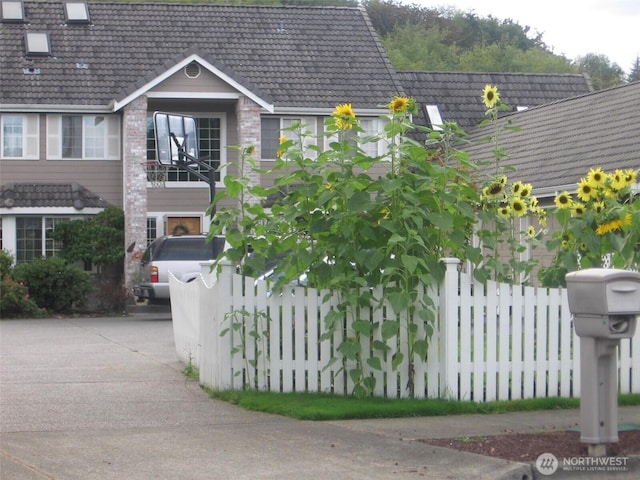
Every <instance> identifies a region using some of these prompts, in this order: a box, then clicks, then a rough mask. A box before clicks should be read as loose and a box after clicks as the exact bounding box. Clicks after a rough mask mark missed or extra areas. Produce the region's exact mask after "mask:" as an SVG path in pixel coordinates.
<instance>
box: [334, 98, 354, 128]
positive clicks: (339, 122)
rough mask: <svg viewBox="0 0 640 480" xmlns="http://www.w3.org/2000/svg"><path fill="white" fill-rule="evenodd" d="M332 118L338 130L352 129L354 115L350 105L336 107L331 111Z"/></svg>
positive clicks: (344, 104)
mask: <svg viewBox="0 0 640 480" xmlns="http://www.w3.org/2000/svg"><path fill="white" fill-rule="evenodd" d="M333 116H334V117H335V120H336V126H337V127H338V128H339V129H340V130H349V129H351V128H353V125H354V123H355V119H356V114H355V113H354V111H353V108H352V107H351V104H350V103H343V104H341V105H338V106H337V107H336V109H335V110H334V111H333Z"/></svg>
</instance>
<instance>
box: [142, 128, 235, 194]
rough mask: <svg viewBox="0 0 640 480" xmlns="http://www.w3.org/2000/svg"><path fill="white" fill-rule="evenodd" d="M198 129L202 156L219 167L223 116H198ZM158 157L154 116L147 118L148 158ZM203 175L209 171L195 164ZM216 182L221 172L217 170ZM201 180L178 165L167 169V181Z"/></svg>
mask: <svg viewBox="0 0 640 480" xmlns="http://www.w3.org/2000/svg"><path fill="white" fill-rule="evenodd" d="M195 120H196V129H197V131H198V148H199V149H200V152H199V153H200V158H201V159H204V160H203V161H204V162H205V163H207V164H208V165H210V166H211V167H212V168H215V169H217V168H218V167H219V166H220V163H221V162H222V153H223V151H224V148H223V134H222V128H223V122H222V117H203V118H196V119H195ZM155 159H156V139H155V132H154V129H153V118H152V117H148V118H147V160H155ZM194 167H195V168H196V170H198V171H199V172H200V173H202V174H203V175H205V176H206V175H208V172H207V171H206V170H205V169H203V168H199V167H197V166H195V165H194ZM215 177H216V182H219V181H220V172H215ZM200 181H201V180H200V179H199V178H198V177H196V176H195V175H192V174H191V173H189V172H188V171H187V170H185V169H183V168H178V167H169V168H168V171H167V182H174V183H175V182H193V183H196V182H200Z"/></svg>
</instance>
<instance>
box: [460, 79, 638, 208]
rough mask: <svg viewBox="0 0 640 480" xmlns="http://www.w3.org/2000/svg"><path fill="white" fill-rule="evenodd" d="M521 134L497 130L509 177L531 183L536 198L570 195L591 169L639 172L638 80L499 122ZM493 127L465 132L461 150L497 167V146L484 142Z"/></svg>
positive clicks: (515, 114)
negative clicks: (561, 192) (466, 143)
mask: <svg viewBox="0 0 640 480" xmlns="http://www.w3.org/2000/svg"><path fill="white" fill-rule="evenodd" d="M507 123H509V124H510V125H511V126H517V127H519V128H520V130H519V131H510V130H500V133H499V136H498V145H499V147H500V148H503V149H504V150H505V152H506V154H507V157H506V158H504V159H502V160H501V162H500V165H501V166H502V167H512V168H514V169H515V171H514V172H512V173H508V174H507V175H508V176H510V177H513V178H517V179H518V180H522V181H525V182H528V183H531V184H532V185H533V188H534V193H536V192H537V194H538V195H539V196H544V195H545V194H546V195H553V194H554V193H555V192H556V191H558V190H565V189H568V190H569V191H574V190H575V189H576V183H577V182H578V181H579V180H580V179H581V178H583V177H585V176H586V175H587V173H588V171H589V169H591V168H595V167H601V168H602V169H603V170H605V171H609V172H610V171H613V170H615V169H618V168H620V169H627V168H633V169H640V136H639V133H640V82H635V83H630V84H626V85H622V86H619V87H615V88H611V89H608V90H601V91H598V92H594V93H590V94H587V95H582V96H579V97H574V98H569V99H566V100H562V101H559V102H555V103H552V104H549V105H544V106H541V107H537V108H532V109H530V110H527V111H524V112H520V113H514V114H511V115H508V116H506V117H504V118H501V119H499V120H498V125H499V126H504V125H506V124H507ZM493 129H494V127H493V125H487V126H483V127H477V128H474V129H472V130H471V131H470V132H469V136H468V137H467V139H468V140H469V141H470V142H471V144H470V145H469V146H466V147H465V146H463V147H462V148H463V149H464V150H465V151H467V152H468V153H469V154H470V155H471V158H472V159H473V160H474V161H476V162H479V161H490V162H492V163H491V165H492V166H490V167H483V168H484V169H485V170H486V171H487V173H491V172H492V170H493V169H494V168H495V159H494V157H493V154H492V151H493V149H494V148H495V145H493V143H491V142H486V141H483V138H486V137H487V136H488V135H491V134H492V133H493V131H494V130H493Z"/></svg>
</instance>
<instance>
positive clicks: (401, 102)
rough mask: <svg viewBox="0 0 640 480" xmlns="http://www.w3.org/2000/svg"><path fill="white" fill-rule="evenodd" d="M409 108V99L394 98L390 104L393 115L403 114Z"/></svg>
mask: <svg viewBox="0 0 640 480" xmlns="http://www.w3.org/2000/svg"><path fill="white" fill-rule="evenodd" d="M408 106H409V99H408V98H407V97H394V99H393V100H391V102H389V110H391V111H392V112H393V113H402V112H404V111H405V110H406V109H407V107H408Z"/></svg>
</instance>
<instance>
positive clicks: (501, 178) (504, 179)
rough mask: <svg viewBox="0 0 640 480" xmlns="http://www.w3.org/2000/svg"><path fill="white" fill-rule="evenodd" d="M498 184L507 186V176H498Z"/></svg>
mask: <svg viewBox="0 0 640 480" xmlns="http://www.w3.org/2000/svg"><path fill="white" fill-rule="evenodd" d="M498 183H499V184H501V185H503V186H504V185H506V184H507V176H506V175H500V176H499V177H498Z"/></svg>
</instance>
